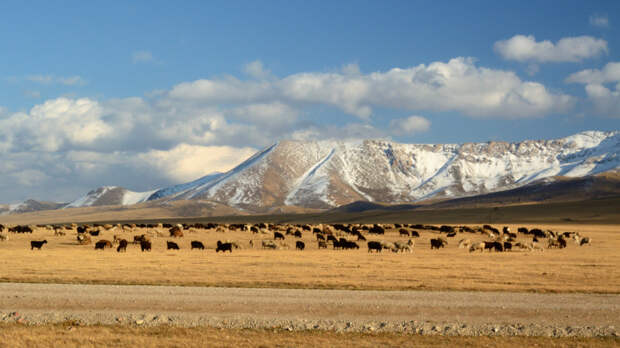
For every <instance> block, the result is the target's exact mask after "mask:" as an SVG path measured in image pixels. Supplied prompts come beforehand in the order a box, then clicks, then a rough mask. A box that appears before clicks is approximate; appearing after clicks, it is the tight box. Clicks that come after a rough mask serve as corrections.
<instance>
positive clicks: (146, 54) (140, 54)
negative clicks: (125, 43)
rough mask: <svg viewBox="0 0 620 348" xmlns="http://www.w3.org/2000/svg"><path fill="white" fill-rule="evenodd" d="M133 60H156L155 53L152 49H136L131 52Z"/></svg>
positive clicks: (135, 61)
mask: <svg viewBox="0 0 620 348" xmlns="http://www.w3.org/2000/svg"><path fill="white" fill-rule="evenodd" d="M131 61H132V62H133V63H134V64H137V63H148V62H152V61H154V58H153V54H152V53H151V52H150V51H144V50H140V51H134V52H133V53H132V54H131Z"/></svg>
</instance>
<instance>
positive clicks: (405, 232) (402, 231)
mask: <svg viewBox="0 0 620 348" xmlns="http://www.w3.org/2000/svg"><path fill="white" fill-rule="evenodd" d="M398 234H399V235H400V236H407V237H409V230H406V229H404V228H401V229H400V230H398Z"/></svg>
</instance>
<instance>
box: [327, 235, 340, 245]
mask: <svg viewBox="0 0 620 348" xmlns="http://www.w3.org/2000/svg"><path fill="white" fill-rule="evenodd" d="M327 242H328V243H329V242H332V243H336V242H338V239H336V237H334V236H332V235H331V234H330V235H328V236H327Z"/></svg>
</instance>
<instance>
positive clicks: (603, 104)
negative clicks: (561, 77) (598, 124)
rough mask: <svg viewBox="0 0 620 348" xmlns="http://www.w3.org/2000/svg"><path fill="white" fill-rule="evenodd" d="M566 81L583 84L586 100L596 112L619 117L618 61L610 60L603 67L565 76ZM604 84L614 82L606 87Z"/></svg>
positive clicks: (619, 73)
mask: <svg viewBox="0 0 620 348" xmlns="http://www.w3.org/2000/svg"><path fill="white" fill-rule="evenodd" d="M566 82H568V83H581V84H584V85H585V92H586V95H587V97H588V100H589V101H590V102H591V103H592V106H593V108H594V111H595V112H596V113H598V114H602V115H607V116H612V117H620V62H610V63H607V64H606V65H605V67H603V69H601V70H599V69H586V70H582V71H579V72H576V73H574V74H571V75H570V76H569V77H568V78H566ZM605 84H615V86H612V87H606V86H604V85H605Z"/></svg>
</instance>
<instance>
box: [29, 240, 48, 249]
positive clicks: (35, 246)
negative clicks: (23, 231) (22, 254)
mask: <svg viewBox="0 0 620 348" xmlns="http://www.w3.org/2000/svg"><path fill="white" fill-rule="evenodd" d="M43 244H47V239H46V240H32V241H30V250H34V249H39V250H41V247H42V246H43Z"/></svg>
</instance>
